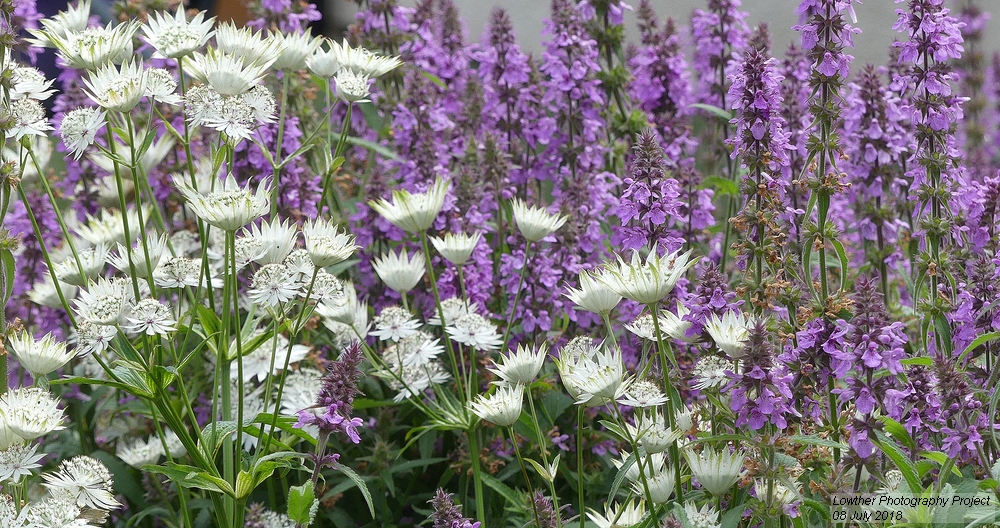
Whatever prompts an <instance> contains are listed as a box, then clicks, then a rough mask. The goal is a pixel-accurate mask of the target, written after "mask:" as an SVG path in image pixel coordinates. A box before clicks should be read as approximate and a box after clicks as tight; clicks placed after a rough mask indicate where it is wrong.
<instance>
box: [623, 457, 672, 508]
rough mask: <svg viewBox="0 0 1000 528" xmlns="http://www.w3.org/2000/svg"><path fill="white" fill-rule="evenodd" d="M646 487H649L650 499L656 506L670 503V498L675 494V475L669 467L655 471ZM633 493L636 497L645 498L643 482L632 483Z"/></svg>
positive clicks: (648, 478) (647, 481)
mask: <svg viewBox="0 0 1000 528" xmlns="http://www.w3.org/2000/svg"><path fill="white" fill-rule="evenodd" d="M646 485H647V486H648V487H649V498H650V500H652V501H653V503H654V504H665V503H667V502H669V501H670V496H671V495H673V493H674V473H673V471H672V470H671V468H670V467H669V466H667V465H666V464H664V465H663V466H662V467H660V468H659V469H657V470H656V471H653V474H652V475H651V476H649V477H646ZM632 491H633V492H634V493H635V494H636V495H640V496H643V494H644V493H645V487H644V486H643V485H642V483H641V482H634V483H632Z"/></svg>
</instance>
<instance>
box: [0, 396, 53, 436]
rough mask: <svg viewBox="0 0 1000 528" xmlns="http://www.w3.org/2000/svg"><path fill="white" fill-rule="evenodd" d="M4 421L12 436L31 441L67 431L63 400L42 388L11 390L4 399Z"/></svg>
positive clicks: (0, 412) (0, 400)
mask: <svg viewBox="0 0 1000 528" xmlns="http://www.w3.org/2000/svg"><path fill="white" fill-rule="evenodd" d="M0 418H3V421H4V422H5V423H6V424H7V427H9V428H10V430H11V432H13V433H14V434H16V435H17V436H19V437H21V438H23V439H25V440H28V441H31V440H34V439H36V438H38V437H39V436H45V435H47V434H49V433H51V432H52V431H58V430H60V429H63V426H62V422H63V419H64V418H65V416H64V415H63V412H62V410H61V409H59V400H57V399H56V398H55V397H53V396H52V395H51V394H49V392H48V391H46V390H44V389H40V388H38V387H21V388H19V389H12V390H8V391H7V392H5V393H4V394H3V396H0Z"/></svg>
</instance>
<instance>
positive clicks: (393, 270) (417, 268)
mask: <svg viewBox="0 0 1000 528" xmlns="http://www.w3.org/2000/svg"><path fill="white" fill-rule="evenodd" d="M372 268H374V269H375V273H376V274H378V276H379V278H380V279H382V282H384V283H385V285H386V286H388V287H389V289H391V290H393V291H395V292H399V294H400V295H405V294H406V292H408V291H410V290H412V289H413V287H414V286H416V285H417V283H418V282H420V280H421V279H423V278H424V273H425V272H426V271H427V268H426V267H425V265H424V254H423V253H421V252H420V251H416V252H414V253H413V258H410V257H408V256H407V254H406V248H403V250H402V251H401V252H400V253H399V254H398V255H397V254H395V253H392V252H391V251H390V252H389V253H387V254H385V255H382V257H380V258H377V259H375V261H374V262H373V263H372Z"/></svg>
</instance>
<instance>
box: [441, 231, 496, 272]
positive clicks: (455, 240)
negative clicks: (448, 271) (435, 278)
mask: <svg viewBox="0 0 1000 528" xmlns="http://www.w3.org/2000/svg"><path fill="white" fill-rule="evenodd" d="M482 237H483V234H482V233H480V232H479V231H477V232H475V233H473V234H471V235H466V234H465V233H457V234H456V233H448V234H446V235H445V236H444V238H438V237H431V244H434V249H436V250H437V251H438V253H440V254H441V256H442V257H444V258H445V259H447V260H448V262H451V263H452V264H454V265H456V266H462V265H464V264H465V263H466V262H468V261H469V257H471V256H472V252H473V251H474V250H475V249H476V245H477V244H479V240H480V239H482Z"/></svg>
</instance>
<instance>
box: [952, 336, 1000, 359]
mask: <svg viewBox="0 0 1000 528" xmlns="http://www.w3.org/2000/svg"><path fill="white" fill-rule="evenodd" d="M997 338H1000V332H988V333H985V334H983V335H981V336H979V337H977V338H976V339H974V340H973V341H972V342H971V343H969V346H967V347H965V350H963V351H962V353H961V354H960V355H959V356H958V362H959V363H961V362H962V361H963V360H964V359H965V356H968V355H969V353H971V352H972V351H973V350H975V349H977V348H979V347H981V346H983V345H985V344H986V343H989V342H990V341H995V340H996V339H997Z"/></svg>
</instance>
